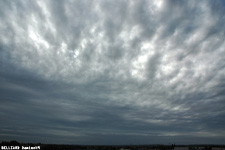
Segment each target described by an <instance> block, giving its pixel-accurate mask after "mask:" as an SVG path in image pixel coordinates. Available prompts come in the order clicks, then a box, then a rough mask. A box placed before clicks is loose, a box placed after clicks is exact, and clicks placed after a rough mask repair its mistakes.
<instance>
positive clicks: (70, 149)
mask: <svg viewBox="0 0 225 150" xmlns="http://www.w3.org/2000/svg"><path fill="white" fill-rule="evenodd" d="M0 146H1V149H3V148H8V147H7V146H9V147H10V146H19V147H20V149H22V147H28V148H30V149H32V148H33V149H35V150H37V149H40V150H174V149H177V150H179V148H181V149H182V148H184V147H186V149H188V150H214V149H215V150H225V145H175V144H172V145H68V144H43V143H19V142H17V141H15V140H13V141H9V142H8V141H2V142H1V143H0ZM2 146H3V147H2ZM4 146H6V147H4ZM9 149H10V148H9Z"/></svg>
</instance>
